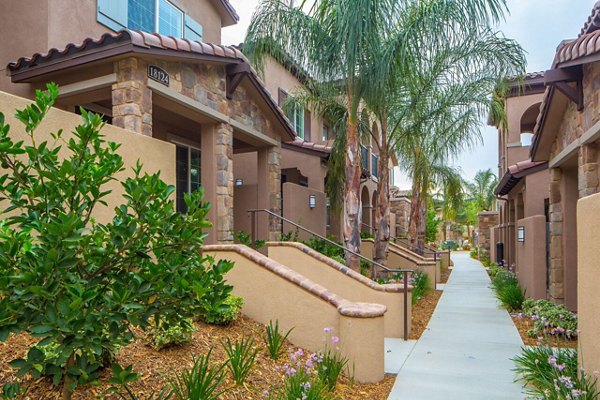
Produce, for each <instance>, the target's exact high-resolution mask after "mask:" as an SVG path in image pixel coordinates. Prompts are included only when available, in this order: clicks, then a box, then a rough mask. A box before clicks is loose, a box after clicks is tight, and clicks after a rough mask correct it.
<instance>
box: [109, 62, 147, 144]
mask: <svg viewBox="0 0 600 400" xmlns="http://www.w3.org/2000/svg"><path fill="white" fill-rule="evenodd" d="M142 68H145V66H144V67H142V65H141V61H140V60H139V59H137V58H134V57H130V58H126V59H124V60H121V61H118V62H117V63H116V70H117V83H115V84H113V86H112V104H113V107H112V112H113V125H115V126H119V127H121V128H125V129H128V130H130V131H133V132H136V133H141V134H143V135H146V136H152V92H151V91H150V89H148V87H147V79H148V78H147V77H146V71H145V70H144V69H142Z"/></svg>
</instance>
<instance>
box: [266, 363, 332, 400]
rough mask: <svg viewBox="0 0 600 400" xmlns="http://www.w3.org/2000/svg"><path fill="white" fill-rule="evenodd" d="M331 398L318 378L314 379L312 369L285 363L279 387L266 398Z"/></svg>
mask: <svg viewBox="0 0 600 400" xmlns="http://www.w3.org/2000/svg"><path fill="white" fill-rule="evenodd" d="M298 399H303V400H332V399H333V396H332V395H331V394H330V393H329V391H328V390H327V387H326V386H325V385H324V384H323V382H321V380H320V379H315V377H314V369H313V368H312V367H307V366H302V365H300V366H296V368H294V367H292V366H290V365H289V364H286V370H285V376H284V380H283V385H282V387H281V388H279V389H277V390H275V391H274V392H273V393H270V394H269V395H268V397H267V400H298Z"/></svg>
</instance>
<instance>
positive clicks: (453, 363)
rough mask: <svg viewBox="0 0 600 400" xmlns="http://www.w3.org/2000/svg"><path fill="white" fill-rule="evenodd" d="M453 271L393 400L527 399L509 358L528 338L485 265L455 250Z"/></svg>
mask: <svg viewBox="0 0 600 400" xmlns="http://www.w3.org/2000/svg"><path fill="white" fill-rule="evenodd" d="M452 260H453V261H454V271H453V272H452V275H450V280H449V282H448V284H447V285H446V286H445V287H444V294H443V295H442V297H441V299H440V301H439V303H438V305H437V308H436V309H435V312H434V314H433V316H432V318H431V321H430V322H429V326H428V327H427V330H426V331H425V332H424V333H423V335H422V336H421V338H420V339H419V341H418V342H417V344H416V345H415V346H414V348H413V350H412V352H411V354H410V355H409V357H408V359H407V360H406V362H405V363H404V365H403V366H402V368H401V369H400V372H399V374H398V377H397V378H396V383H395V384H394V387H393V389H392V392H391V394H390V397H389V398H388V399H389V400H441V399H444V400H471V399H472V400H495V399H507V400H518V399H523V398H524V395H523V394H522V391H521V385H520V384H519V383H514V374H513V372H512V371H511V370H512V368H513V367H514V365H513V362H512V361H511V360H510V358H512V357H514V356H515V355H517V354H518V353H519V351H520V348H521V346H522V345H523V342H522V341H521V338H520V336H519V333H518V332H517V329H516V328H515V326H514V324H513V322H512V320H511V318H510V316H509V315H508V313H507V312H506V311H505V310H504V309H503V308H501V307H500V305H499V304H498V302H497V301H496V298H495V297H494V293H493V292H492V289H490V287H489V286H490V280H489V278H488V275H487V273H486V272H485V269H484V268H483V266H482V265H481V264H480V263H479V262H478V261H475V260H473V259H471V258H470V257H469V254H467V253H454V254H453V256H452Z"/></svg>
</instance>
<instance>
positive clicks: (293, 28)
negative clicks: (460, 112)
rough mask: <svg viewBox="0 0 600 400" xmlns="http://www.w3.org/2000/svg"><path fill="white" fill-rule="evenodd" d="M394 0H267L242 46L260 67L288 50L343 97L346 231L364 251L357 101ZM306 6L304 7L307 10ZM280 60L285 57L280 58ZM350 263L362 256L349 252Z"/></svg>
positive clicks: (350, 244) (350, 245)
mask: <svg viewBox="0 0 600 400" xmlns="http://www.w3.org/2000/svg"><path fill="white" fill-rule="evenodd" d="M397 3H398V2H397V1H396V0H336V1H332V0H315V1H314V2H313V4H312V5H311V4H310V3H309V2H308V1H306V0H304V1H302V2H301V3H300V4H299V5H297V6H295V5H294V4H293V2H291V1H281V0H263V1H261V3H260V4H259V6H258V9H257V11H256V12H255V13H254V16H253V18H252V22H251V24H250V27H249V29H248V35H247V37H246V41H245V45H244V51H245V52H246V53H247V54H249V56H250V57H251V61H252V62H253V63H254V64H255V65H257V66H259V67H260V65H261V63H262V60H263V59H264V56H265V55H275V56H276V58H277V55H278V54H286V55H287V56H289V57H290V58H291V59H292V60H294V61H295V62H297V63H298V64H299V65H300V66H301V67H302V68H303V69H305V70H306V71H307V72H308V73H309V75H310V76H312V77H313V78H314V79H315V81H316V82H317V83H318V84H319V86H320V92H322V93H329V94H331V93H335V94H337V95H339V96H340V97H343V103H344V104H345V106H346V110H347V117H346V118H347V123H346V132H345V152H344V176H345V179H344V192H343V197H344V199H343V236H344V244H345V246H346V248H347V249H349V250H351V251H353V252H356V253H358V252H360V230H361V229H360V228H361V227H360V222H361V219H362V218H361V208H362V207H361V204H360V176H361V169H360V144H359V132H358V119H359V105H360V102H361V99H362V95H363V92H364V85H363V77H364V75H365V67H366V66H368V65H369V46H370V45H372V44H373V43H377V40H379V39H380V38H381V32H384V31H386V30H388V29H390V28H391V24H392V22H393V18H392V17H393V16H394V15H396V14H397V12H396V9H397V8H398V7H397ZM305 9H307V12H306V13H305V12H304V10H305ZM279 61H283V60H282V59H280V60H279ZM346 260H347V263H348V265H349V266H350V267H352V268H356V269H357V268H358V259H357V258H356V257H354V256H352V255H351V254H349V253H348V254H346Z"/></svg>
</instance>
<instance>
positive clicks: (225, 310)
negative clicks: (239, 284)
mask: <svg viewBox="0 0 600 400" xmlns="http://www.w3.org/2000/svg"><path fill="white" fill-rule="evenodd" d="M243 306H244V299H243V298H241V297H238V296H233V295H229V297H227V299H226V300H225V301H223V302H222V303H221V305H220V306H218V307H216V306H211V307H210V308H206V309H205V310H204V314H203V316H202V319H203V320H204V322H206V323H208V324H212V325H229V324H230V323H232V322H233V321H235V320H236V319H238V318H239V316H240V311H241V309H242V307H243Z"/></svg>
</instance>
